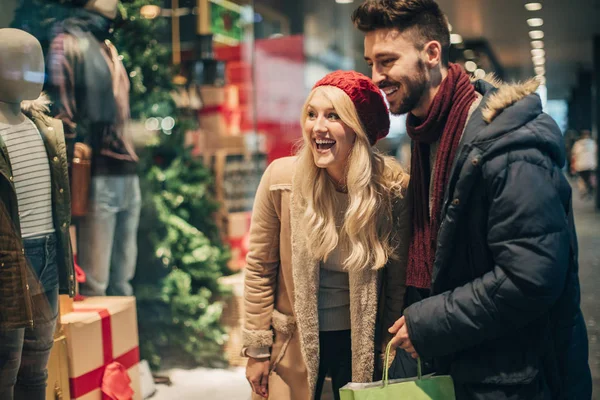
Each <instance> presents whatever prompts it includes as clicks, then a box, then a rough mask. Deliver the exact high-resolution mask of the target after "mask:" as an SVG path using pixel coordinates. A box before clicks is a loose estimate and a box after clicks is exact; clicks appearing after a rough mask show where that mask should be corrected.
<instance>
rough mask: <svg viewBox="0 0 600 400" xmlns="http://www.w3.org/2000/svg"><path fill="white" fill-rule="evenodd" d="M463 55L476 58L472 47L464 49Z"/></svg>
mask: <svg viewBox="0 0 600 400" xmlns="http://www.w3.org/2000/svg"><path fill="white" fill-rule="evenodd" d="M463 56H465V58H466V59H468V60H471V59H473V58H475V52H474V51H473V50H471V49H467V50H465V51H463Z"/></svg>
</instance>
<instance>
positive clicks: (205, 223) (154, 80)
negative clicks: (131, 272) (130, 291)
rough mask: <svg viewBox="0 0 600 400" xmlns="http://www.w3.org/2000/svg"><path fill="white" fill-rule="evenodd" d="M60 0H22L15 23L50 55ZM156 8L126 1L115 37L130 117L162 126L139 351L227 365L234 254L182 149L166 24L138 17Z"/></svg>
mask: <svg viewBox="0 0 600 400" xmlns="http://www.w3.org/2000/svg"><path fill="white" fill-rule="evenodd" d="M60 3H61V4H58V3H57V2H48V1H42V0H23V2H22V4H21V6H20V7H19V9H18V10H17V13H16V18H15V21H14V23H13V26H14V27H16V28H19V29H24V30H27V31H29V32H30V33H32V34H33V35H35V36H36V37H38V39H39V40H40V42H41V43H42V46H43V47H44V48H46V49H47V48H48V44H49V40H50V39H49V38H50V32H51V29H52V26H53V24H54V23H55V22H57V21H60V20H61V19H62V18H65V17H66V16H68V15H69V10H70V4H69V1H68V0H66V1H65V0H62V1H60ZM160 3H161V2H160V1H158V0H130V1H123V2H122V3H121V4H120V8H119V11H120V12H119V17H118V18H117V20H116V21H115V32H114V43H115V46H116V47H117V49H118V50H119V52H120V54H121V56H122V58H123V63H124V65H125V68H126V69H127V71H129V76H130V80H131V93H130V96H131V97H130V98H131V114H132V119H134V120H138V121H147V120H148V119H152V118H154V119H153V120H152V121H154V122H155V123H158V125H159V126H161V125H162V131H161V133H159V134H158V136H157V137H156V138H155V139H154V140H153V142H152V143H151V144H149V145H147V146H146V147H145V148H144V149H143V150H141V151H140V158H141V161H140V177H141V180H140V182H141V185H142V195H143V201H144V204H143V209H142V216H141V219H140V227H139V240H138V245H139V253H138V263H137V275H136V278H135V280H134V287H135V295H136V298H137V304H138V323H139V332H140V349H141V354H142V357H143V358H145V359H147V360H149V361H150V363H151V365H152V366H153V367H155V368H158V367H159V366H160V363H161V359H162V358H163V356H165V355H169V357H173V358H175V359H176V360H177V361H178V362H185V363H188V362H189V363H193V364H202V365H206V364H213V363H216V362H220V361H222V345H223V343H224V341H225V340H226V337H227V336H226V333H225V331H224V329H223V328H222V326H221V325H220V322H219V321H220V317H221V311H222V306H223V301H224V300H225V299H226V297H227V296H228V295H229V291H228V288H225V287H222V286H221V285H220V284H219V283H218V279H219V278H220V277H221V276H223V275H224V274H226V273H227V271H228V269H227V262H228V260H229V257H230V254H229V250H228V248H227V247H225V246H224V245H223V243H222V242H221V239H220V235H219V232H218V229H217V226H216V224H215V222H214V218H213V215H214V214H215V213H216V212H217V210H218V209H219V204H218V203H217V202H216V201H214V200H213V198H212V196H211V187H212V184H213V177H212V174H211V172H210V171H209V170H208V169H207V168H206V167H205V166H204V165H203V164H202V162H201V160H199V159H195V158H193V157H192V156H191V154H190V151H189V150H188V149H186V148H185V147H184V144H183V142H184V140H183V138H184V134H185V131H186V130H187V129H190V128H193V127H194V123H195V120H194V118H193V117H190V116H186V113H185V112H183V111H182V110H179V109H177V108H176V106H175V104H174V102H173V99H172V97H171V95H170V93H171V92H172V91H173V90H174V89H175V87H174V84H173V78H174V73H173V69H172V68H171V67H170V51H169V48H168V47H167V46H165V45H163V44H161V43H160V42H159V41H158V40H157V38H159V37H161V35H164V34H165V33H166V29H165V25H166V24H165V21H164V19H162V18H156V19H145V18H142V17H141V14H140V10H141V8H142V7H143V6H146V5H158V6H160V5H161V4H160ZM161 120H162V121H169V122H170V123H167V124H161ZM171 121H173V122H174V125H173V123H172V122H171Z"/></svg>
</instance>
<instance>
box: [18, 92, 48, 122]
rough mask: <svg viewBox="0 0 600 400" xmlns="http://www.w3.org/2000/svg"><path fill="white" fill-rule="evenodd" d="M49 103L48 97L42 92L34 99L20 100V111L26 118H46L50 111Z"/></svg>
mask: <svg viewBox="0 0 600 400" xmlns="http://www.w3.org/2000/svg"><path fill="white" fill-rule="evenodd" d="M50 104H51V102H50V98H48V96H47V95H46V93H42V94H40V97H38V98H37V99H35V100H24V101H22V102H21V112H22V113H23V114H25V115H26V116H27V117H28V118H47V117H48V113H49V112H50Z"/></svg>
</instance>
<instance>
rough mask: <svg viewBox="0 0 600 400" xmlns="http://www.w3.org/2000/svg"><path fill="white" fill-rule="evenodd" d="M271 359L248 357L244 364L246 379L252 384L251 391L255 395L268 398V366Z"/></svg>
mask: <svg viewBox="0 0 600 400" xmlns="http://www.w3.org/2000/svg"><path fill="white" fill-rule="evenodd" d="M270 366H271V361H270V360H269V359H268V358H265V359H262V358H261V359H258V358H252V357H250V358H249V359H248V364H247V365H246V379H248V382H250V386H252V391H253V392H254V393H256V394H257V395H259V396H261V397H263V398H265V399H266V398H268V397H269V387H268V382H269V367H270Z"/></svg>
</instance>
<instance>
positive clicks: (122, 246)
mask: <svg viewBox="0 0 600 400" xmlns="http://www.w3.org/2000/svg"><path fill="white" fill-rule="evenodd" d="M123 180H124V183H125V185H124V187H125V188H126V192H125V197H124V199H123V200H124V202H123V208H122V209H121V211H120V212H119V214H118V215H117V222H116V226H115V239H114V245H113V249H112V257H111V262H110V284H109V286H108V294H109V295H110V296H131V295H133V288H132V287H131V283H130V281H131V280H132V279H133V276H134V275H135V266H136V261H137V233H138V225H139V220H140V211H141V206H142V200H141V194H140V184H139V178H138V177H137V176H127V177H123Z"/></svg>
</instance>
